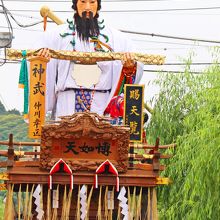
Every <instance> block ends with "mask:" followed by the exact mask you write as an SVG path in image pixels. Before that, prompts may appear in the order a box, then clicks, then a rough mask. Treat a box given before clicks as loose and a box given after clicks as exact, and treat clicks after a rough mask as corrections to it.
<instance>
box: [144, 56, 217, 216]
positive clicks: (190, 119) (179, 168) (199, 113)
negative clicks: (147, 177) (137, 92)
mask: <svg viewBox="0 0 220 220" xmlns="http://www.w3.org/2000/svg"><path fill="white" fill-rule="evenodd" d="M190 62H191V59H189V60H188V61H187V62H186V68H185V72H184V74H176V75H175V74H166V75H162V74H161V77H160V78H159V79H158V80H157V81H156V84H158V85H160V87H161V90H160V94H159V96H158V99H157V100H156V104H155V108H154V114H153V115H152V119H151V122H150V124H149V125H148V128H147V132H148V139H149V140H150V142H154V141H155V137H158V136H159V137H160V140H161V142H160V143H161V144H170V143H174V142H176V143H177V147H176V148H175V149H174V150H171V149H170V150H168V152H169V153H172V154H173V155H174V156H173V158H172V159H169V160H167V161H166V162H165V163H166V165H167V169H166V171H165V172H164V173H163V175H164V176H167V177H170V178H171V179H172V181H173V184H171V185H169V186H167V187H164V186H163V187H161V188H160V189H159V198H158V199H159V212H160V219H174V220H176V219H181V220H182V219H186V220H191V219H192V220H200V219H204V220H208V219H210V220H211V219H220V205H219V195H220V168H219V161H220V66H219V65H218V64H215V65H212V66H210V67H209V69H207V70H206V71H204V73H203V74H200V75H195V74H191V73H190Z"/></svg>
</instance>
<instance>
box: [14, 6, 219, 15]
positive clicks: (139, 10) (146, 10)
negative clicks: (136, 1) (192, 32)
mask: <svg viewBox="0 0 220 220" xmlns="http://www.w3.org/2000/svg"><path fill="white" fill-rule="evenodd" d="M216 9H220V6H214V7H202V8H167V9H137V10H136V9H131V10H102V12H105V13H118V12H119V13H127V12H129V13H137V12H164V11H166V12H169V11H198V10H199V11H201V10H216ZM10 11H20V12H39V11H38V10H30V9H11V10H10ZM54 12H59V13H70V12H73V11H72V10H54Z"/></svg>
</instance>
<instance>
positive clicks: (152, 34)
mask: <svg viewBox="0 0 220 220" xmlns="http://www.w3.org/2000/svg"><path fill="white" fill-rule="evenodd" d="M121 31H122V32H124V33H128V34H138V35H146V36H151V37H163V38H171V39H176V40H188V41H198V42H206V43H217V44H219V43H220V41H216V40H204V39H196V38H187V37H178V36H171V35H163V34H154V33H145V32H137V31H128V30H121Z"/></svg>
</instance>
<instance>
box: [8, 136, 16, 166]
mask: <svg viewBox="0 0 220 220" xmlns="http://www.w3.org/2000/svg"><path fill="white" fill-rule="evenodd" d="M13 164H14V147H13V134H9V142H8V161H7V166H8V167H13Z"/></svg>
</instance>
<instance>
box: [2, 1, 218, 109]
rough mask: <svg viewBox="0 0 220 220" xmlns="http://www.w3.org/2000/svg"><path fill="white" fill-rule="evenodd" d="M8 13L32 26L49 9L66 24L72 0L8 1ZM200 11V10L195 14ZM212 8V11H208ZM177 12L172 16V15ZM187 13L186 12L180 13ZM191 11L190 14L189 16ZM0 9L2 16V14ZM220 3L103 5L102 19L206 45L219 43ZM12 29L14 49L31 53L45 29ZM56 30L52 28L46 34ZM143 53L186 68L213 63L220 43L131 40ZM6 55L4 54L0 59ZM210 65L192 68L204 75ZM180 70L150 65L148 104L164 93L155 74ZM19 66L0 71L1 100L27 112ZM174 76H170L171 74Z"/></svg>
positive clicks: (120, 26) (134, 37)
mask: <svg viewBox="0 0 220 220" xmlns="http://www.w3.org/2000/svg"><path fill="white" fill-rule="evenodd" d="M3 2H4V5H5V7H6V8H7V9H8V10H9V11H10V12H11V13H12V15H13V17H14V18H15V19H16V20H17V21H18V22H19V23H21V24H23V25H25V24H26V25H27V24H31V23H34V22H37V21H40V20H42V18H41V16H40V13H39V11H40V8H41V7H42V6H43V5H47V6H49V7H50V9H51V10H52V11H55V14H56V15H57V16H58V17H59V18H61V19H62V20H64V21H65V20H66V19H67V18H68V17H69V18H71V17H72V9H71V5H72V2H71V0H45V1H41V0H17V1H16V0H4V1H3ZM195 8H196V10H194V9H195ZM207 8H209V9H207ZM171 9H172V10H171ZM179 9H184V10H179ZM185 9H188V10H185ZM1 10H2V9H1V8H0V12H1ZM219 12H220V1H219V0H218V1H217V0H200V1H198V0H190V1H188V0H177V1H175V0H174V1H172V0H154V1H151V0H148V1H144V0H139V1H138V0H137V1H132V0H130V1H129V0H102V10H101V13H100V17H101V18H104V20H105V23H106V24H108V25H110V26H112V27H114V28H117V29H120V30H128V31H134V32H142V33H154V34H160V35H166V36H167V35H168V36H177V37H182V38H193V39H205V40H211V41H219V42H220V28H219V27H220V13H219ZM10 21H11V24H12V27H13V37H14V38H13V42H12V48H17V49H31V48H32V45H33V44H34V42H36V41H37V40H38V38H39V36H40V35H41V34H42V32H43V24H42V23H41V24H38V25H35V26H33V27H28V28H21V27H19V26H18V25H17V24H16V23H15V22H14V21H13V20H12V19H11V18H10ZM55 26H56V25H55V24H52V23H48V24H47V30H49V29H51V28H54V27H55ZM6 27H7V23H6V20H5V17H4V15H3V14H2V13H0V32H5V31H8V29H7V28H6ZM127 35H128V37H130V38H131V39H132V40H133V42H134V44H135V46H136V48H137V49H138V51H139V52H142V53H147V54H160V55H165V56H166V62H165V64H174V63H183V60H184V59H186V58H187V57H189V54H191V53H192V52H193V53H194V56H193V62H202V63H210V62H212V59H213V58H212V56H211V54H212V53H211V51H212V48H213V47H214V46H219V45H220V43H210V42H209V43H208V42H207V43H206V42H199V41H196V42H195V41H187V40H177V39H170V38H160V37H152V36H148V35H137V34H136V35H135V34H127ZM2 57H3V50H0V58H2ZM0 64H1V61H0ZM205 67H206V65H199V66H196V65H195V66H193V71H197V72H200V71H202V69H204V68H205ZM183 68H184V67H183V66H181V65H163V66H159V67H158V66H149V65H146V66H145V69H146V70H148V71H147V72H144V76H143V78H142V80H141V84H144V85H145V101H147V102H149V100H150V99H151V98H152V97H154V96H155V95H157V93H158V91H159V88H158V87H155V86H153V85H150V84H149V82H151V81H153V80H154V79H155V78H156V77H157V75H158V74H156V73H154V72H150V70H160V69H162V70H169V71H181V70H183ZM19 69H20V64H9V63H8V64H4V65H3V66H0V100H1V101H2V102H3V103H4V105H5V107H6V108H7V109H8V110H9V109H13V108H16V109H18V110H20V111H22V109H23V91H22V90H21V89H18V76H19ZM170 74H171V73H170Z"/></svg>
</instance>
